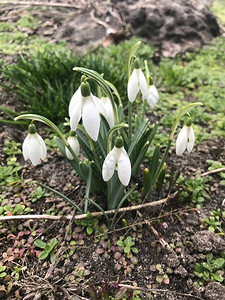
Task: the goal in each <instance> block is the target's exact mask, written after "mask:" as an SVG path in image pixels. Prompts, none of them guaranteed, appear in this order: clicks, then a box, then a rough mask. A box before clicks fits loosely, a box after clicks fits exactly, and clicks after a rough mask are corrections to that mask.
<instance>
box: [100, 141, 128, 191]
mask: <svg viewBox="0 0 225 300" xmlns="http://www.w3.org/2000/svg"><path fill="white" fill-rule="evenodd" d="M115 170H118V177H119V180H120V181H121V183H122V184H123V185H125V186H127V185H128V184H129V181H130V177H131V163H130V159H129V157H128V155H127V152H126V150H125V149H124V147H121V148H117V147H116V146H114V147H113V149H112V150H111V151H110V152H109V154H108V155H107V156H106V158H105V161H104V163H103V167H102V178H103V180H104V181H108V180H109V179H110V178H111V177H112V176H113V174H114V171H115Z"/></svg>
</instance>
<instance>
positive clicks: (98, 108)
mask: <svg viewBox="0 0 225 300" xmlns="http://www.w3.org/2000/svg"><path fill="white" fill-rule="evenodd" d="M103 111H104V107H103V104H102V103H101V100H100V99H99V98H97V97H95V96H93V95H92V94H91V89H90V85H89V83H88V82H82V83H81V85H80V87H79V89H78V90H77V91H76V92H75V93H74V95H73V97H72V99H71V101H70V104H69V116H70V127H71V130H73V131H75V130H76V129H77V125H78V123H79V121H80V119H81V117H82V120H83V125H84V128H85V130H86V131H87V134H88V135H89V136H90V137H91V138H92V140H94V141H97V139H98V133H99V128H100V116H99V113H100V112H103Z"/></svg>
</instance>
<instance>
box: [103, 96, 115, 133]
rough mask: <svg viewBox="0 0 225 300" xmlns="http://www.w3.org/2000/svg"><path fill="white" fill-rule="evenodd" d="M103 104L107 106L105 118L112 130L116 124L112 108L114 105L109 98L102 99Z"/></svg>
mask: <svg viewBox="0 0 225 300" xmlns="http://www.w3.org/2000/svg"><path fill="white" fill-rule="evenodd" d="M102 100H103V103H104V104H105V110H106V115H105V116H104V117H105V119H106V121H107V122H108V124H109V127H110V128H112V127H113V126H114V124H115V120H114V113H113V108H112V103H111V101H110V100H109V98H108V97H102Z"/></svg>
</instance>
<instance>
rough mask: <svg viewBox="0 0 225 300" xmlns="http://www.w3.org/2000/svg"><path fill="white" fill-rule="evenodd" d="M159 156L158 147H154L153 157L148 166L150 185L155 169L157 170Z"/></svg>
mask: <svg viewBox="0 0 225 300" xmlns="http://www.w3.org/2000/svg"><path fill="white" fill-rule="evenodd" d="M159 154H160V145H157V146H156V147H155V151H154V153H153V157H152V161H151V165H150V182H151V185H152V182H153V178H154V176H155V174H156V171H157V168H158V164H159Z"/></svg>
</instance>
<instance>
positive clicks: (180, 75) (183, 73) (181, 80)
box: [158, 60, 194, 93]
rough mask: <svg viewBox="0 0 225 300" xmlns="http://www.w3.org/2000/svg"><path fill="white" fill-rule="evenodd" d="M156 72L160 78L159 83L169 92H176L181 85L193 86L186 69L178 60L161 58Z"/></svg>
mask: <svg viewBox="0 0 225 300" xmlns="http://www.w3.org/2000/svg"><path fill="white" fill-rule="evenodd" d="M158 72H159V75H160V78H161V80H162V82H161V84H162V85H163V86H165V87H166V90H167V91H168V92H170V93H174V92H177V91H179V90H180V89H182V88H183V87H186V88H193V87H194V84H193V83H192V82H191V80H192V79H191V78H190V76H189V72H188V70H187V69H186V68H185V67H184V66H182V65H181V63H180V62H179V61H176V60H175V61H174V60H173V61H171V60H163V61H162V62H161V63H160V66H159V70H158Z"/></svg>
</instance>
